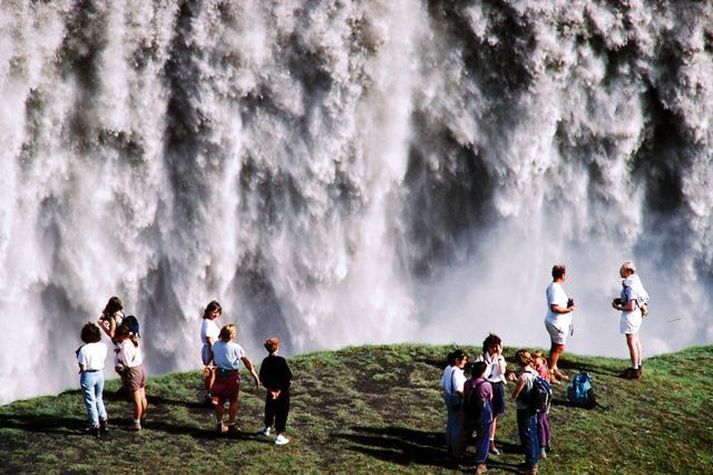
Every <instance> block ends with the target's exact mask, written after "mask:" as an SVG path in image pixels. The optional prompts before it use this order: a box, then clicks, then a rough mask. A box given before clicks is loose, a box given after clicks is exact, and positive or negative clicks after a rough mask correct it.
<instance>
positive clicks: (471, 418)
mask: <svg viewBox="0 0 713 475" xmlns="http://www.w3.org/2000/svg"><path fill="white" fill-rule="evenodd" d="M484 382H485V381H481V382H480V383H478V384H476V385H475V386H473V387H472V388H471V389H470V392H468V397H467V398H466V400H465V406H464V412H465V420H466V421H468V422H469V423H471V424H474V425H477V424H478V423H479V422H480V419H481V417H482V414H483V405H484V404H485V403H484V402H483V401H481V400H480V399H478V398H477V396H475V395H474V394H475V391H476V389H478V387H480V385H481V384H483V383H484Z"/></svg>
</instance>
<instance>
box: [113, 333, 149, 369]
mask: <svg viewBox="0 0 713 475" xmlns="http://www.w3.org/2000/svg"><path fill="white" fill-rule="evenodd" d="M118 360H119V362H120V363H121V364H122V365H124V366H126V367H127V368H134V367H136V366H139V365H140V364H143V362H144V357H143V355H142V354H141V347H140V346H134V342H133V341H131V339H129V338H127V339H126V340H124V341H122V342H121V343H119V358H118Z"/></svg>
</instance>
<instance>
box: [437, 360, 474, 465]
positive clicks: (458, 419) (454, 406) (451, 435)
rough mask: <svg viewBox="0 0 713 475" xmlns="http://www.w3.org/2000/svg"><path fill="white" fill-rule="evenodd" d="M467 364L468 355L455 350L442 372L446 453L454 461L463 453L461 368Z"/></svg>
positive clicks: (462, 375)
mask: <svg viewBox="0 0 713 475" xmlns="http://www.w3.org/2000/svg"><path fill="white" fill-rule="evenodd" d="M467 362H468V354H467V353H466V352H465V351H463V350H460V349H458V350H455V351H453V352H452V353H449V354H448V366H447V367H446V369H445V370H443V376H442V377H441V388H443V391H444V400H445V402H446V410H447V414H448V416H447V420H446V443H447V444H448V453H449V454H450V455H451V456H452V457H453V458H454V459H456V460H460V459H462V458H463V454H464V453H465V442H466V441H465V435H466V434H465V416H464V415H463V387H464V385H465V374H464V373H463V368H464V367H465V364H466V363H467Z"/></svg>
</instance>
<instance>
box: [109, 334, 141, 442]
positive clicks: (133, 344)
mask: <svg viewBox="0 0 713 475" xmlns="http://www.w3.org/2000/svg"><path fill="white" fill-rule="evenodd" d="M116 340H117V345H118V348H119V353H118V358H117V365H116V372H117V373H119V374H120V375H121V382H122V385H123V386H124V390H125V391H126V392H127V394H129V396H130V398H131V402H132V403H133V405H134V420H133V425H132V426H131V430H141V420H142V419H144V420H145V418H146V410H147V409H148V401H147V399H146V371H145V370H144V358H143V354H142V353H141V346H140V344H139V339H138V338H136V337H134V336H132V333H131V329H130V328H129V327H128V326H127V325H125V324H122V325H119V328H117V329H116Z"/></svg>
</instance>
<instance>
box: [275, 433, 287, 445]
mask: <svg viewBox="0 0 713 475" xmlns="http://www.w3.org/2000/svg"><path fill="white" fill-rule="evenodd" d="M289 441H290V439H288V438H287V437H285V436H284V435H282V434H277V437H275V445H285V444H286V443H288V442H289Z"/></svg>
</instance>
